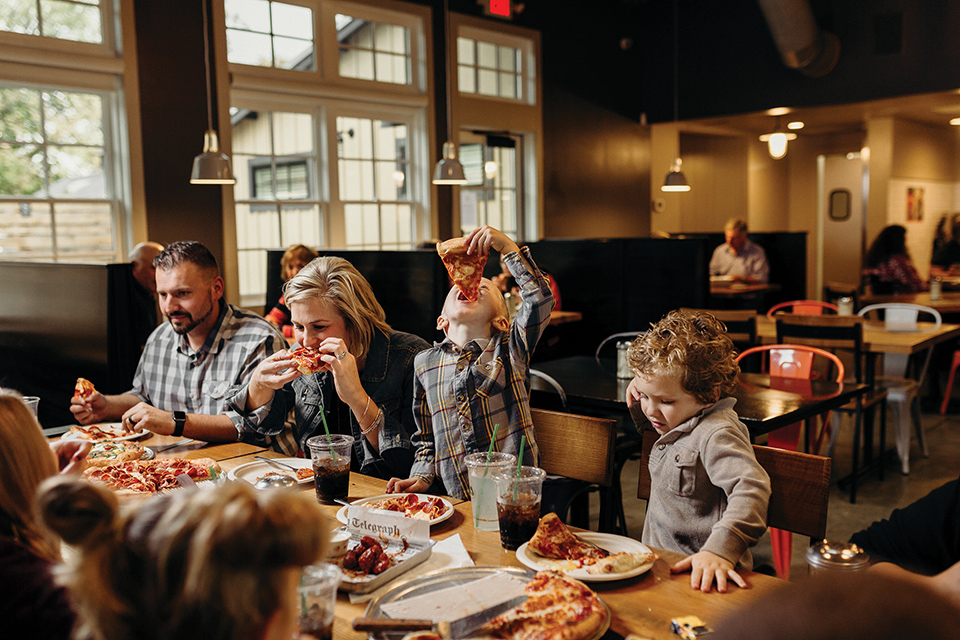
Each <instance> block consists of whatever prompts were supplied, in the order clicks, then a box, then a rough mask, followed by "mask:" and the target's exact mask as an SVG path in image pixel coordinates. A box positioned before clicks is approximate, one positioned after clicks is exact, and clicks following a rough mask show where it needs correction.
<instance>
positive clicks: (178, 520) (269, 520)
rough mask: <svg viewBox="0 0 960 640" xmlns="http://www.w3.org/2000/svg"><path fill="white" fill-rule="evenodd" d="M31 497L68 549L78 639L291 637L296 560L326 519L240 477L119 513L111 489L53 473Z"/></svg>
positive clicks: (312, 549) (305, 503)
mask: <svg viewBox="0 0 960 640" xmlns="http://www.w3.org/2000/svg"><path fill="white" fill-rule="evenodd" d="M37 505H38V510H39V512H40V515H41V517H42V519H43V522H44V523H45V524H46V526H47V527H48V528H50V529H51V530H53V531H54V532H56V533H57V534H59V535H60V536H61V537H62V538H63V540H64V541H65V542H67V543H68V544H70V545H73V546H74V547H75V550H76V553H75V554H71V557H70V559H69V560H68V561H67V562H66V563H65V565H64V567H63V568H61V569H60V570H59V571H58V577H59V578H60V580H61V581H62V582H63V583H64V584H65V585H66V586H67V588H68V590H69V593H70V598H71V602H72V603H73V604H74V607H75V609H76V612H77V619H78V626H77V631H76V636H75V637H76V639H77V640H209V639H210V638H217V639H219V640H290V638H291V637H292V636H293V634H294V632H295V631H296V629H297V618H298V616H299V614H300V605H299V601H298V598H297V586H298V585H299V582H300V574H301V570H302V568H303V567H304V566H307V565H309V564H312V563H314V562H316V561H318V560H320V559H321V558H322V557H323V553H324V547H325V543H326V539H327V531H328V530H329V529H330V522H329V521H328V520H327V518H326V517H325V516H324V515H323V513H322V512H321V511H320V509H319V507H318V506H317V504H316V502H314V501H313V500H312V499H310V498H305V497H304V496H303V495H302V494H300V493H299V492H288V491H258V490H256V489H254V488H253V487H251V486H249V485H247V484H246V483H243V482H230V483H227V484H225V485H223V486H220V487H217V488H215V489H210V490H202V491H186V490H184V491H175V492H171V493H168V494H165V495H161V496H156V497H152V498H149V499H148V500H146V501H145V502H143V503H142V505H141V506H140V507H139V508H138V509H136V510H134V511H131V510H129V509H125V510H124V511H122V512H121V511H120V510H119V507H118V503H117V497H116V494H115V493H114V492H113V491H111V490H110V489H107V488H105V487H98V486H95V485H93V484H91V483H89V482H85V481H81V480H71V479H69V478H54V479H51V480H48V481H46V482H45V483H44V484H43V485H42V486H41V487H40V491H39V495H38V498H37ZM24 637H28V636H24ZM30 637H40V636H37V635H35V634H34V635H33V636H30Z"/></svg>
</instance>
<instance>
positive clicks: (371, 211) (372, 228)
mask: <svg viewBox="0 0 960 640" xmlns="http://www.w3.org/2000/svg"><path fill="white" fill-rule="evenodd" d="M362 210H363V244H365V245H377V244H378V243H379V242H380V210H379V207H377V205H375V204H365V205H363V209H362Z"/></svg>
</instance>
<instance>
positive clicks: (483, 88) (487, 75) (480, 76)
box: [477, 69, 497, 96]
mask: <svg viewBox="0 0 960 640" xmlns="http://www.w3.org/2000/svg"><path fill="white" fill-rule="evenodd" d="M477 81H478V89H477V93H479V94H481V95H484V96H495V95H497V72H496V71H489V70H487V69H480V70H478V71H477Z"/></svg>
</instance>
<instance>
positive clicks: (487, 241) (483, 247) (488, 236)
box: [464, 225, 520, 255]
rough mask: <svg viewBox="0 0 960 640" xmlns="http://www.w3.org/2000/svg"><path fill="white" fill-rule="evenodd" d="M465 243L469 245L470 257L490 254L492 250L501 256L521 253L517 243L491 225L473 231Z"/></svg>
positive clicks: (465, 239) (468, 252)
mask: <svg viewBox="0 0 960 640" xmlns="http://www.w3.org/2000/svg"><path fill="white" fill-rule="evenodd" d="M464 242H465V243H466V245H467V254H470V255H472V254H475V253H477V254H486V253H490V249H493V250H494V251H496V252H497V253H499V254H501V255H503V254H506V253H513V252H514V251H520V247H518V246H517V243H516V242H514V241H513V240H511V239H510V238H508V237H507V236H506V234H504V233H503V232H502V231H499V230H497V229H494V228H493V227H491V226H489V225H483V226H482V227H479V228H477V229H474V230H473V231H471V232H470V233H469V234H468V235H467V237H466V238H464Z"/></svg>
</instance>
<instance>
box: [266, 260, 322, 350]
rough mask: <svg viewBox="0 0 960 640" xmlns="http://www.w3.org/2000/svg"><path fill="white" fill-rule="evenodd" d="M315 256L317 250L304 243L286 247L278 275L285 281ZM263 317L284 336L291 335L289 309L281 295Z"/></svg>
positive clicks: (291, 327) (291, 326)
mask: <svg viewBox="0 0 960 640" xmlns="http://www.w3.org/2000/svg"><path fill="white" fill-rule="evenodd" d="M316 257H317V252H316V251H314V250H313V249H311V248H310V247H308V246H306V245H303V244H292V245H290V246H289V247H287V250H286V251H284V252H283V257H282V258H280V275H281V276H283V281H284V282H286V281H287V280H289V279H290V278H292V277H293V276H295V275H297V274H298V273H300V269H303V268H304V267H305V266H307V265H308V264H310V261H311V260H313V259H314V258H316ZM264 318H266V319H267V322H269V323H270V324H272V325H273V326H275V327H276V328H278V329H280V331H281V332H282V333H283V337H284V338H292V337H293V324H292V323H291V321H290V309H288V308H287V303H286V302H285V301H284V299H283V296H280V300H279V301H278V302H277V304H276V306H275V307H273V309H271V310H270V312H269V313H267V315H265V316H264Z"/></svg>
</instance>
